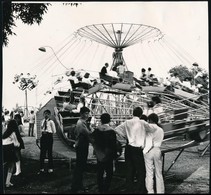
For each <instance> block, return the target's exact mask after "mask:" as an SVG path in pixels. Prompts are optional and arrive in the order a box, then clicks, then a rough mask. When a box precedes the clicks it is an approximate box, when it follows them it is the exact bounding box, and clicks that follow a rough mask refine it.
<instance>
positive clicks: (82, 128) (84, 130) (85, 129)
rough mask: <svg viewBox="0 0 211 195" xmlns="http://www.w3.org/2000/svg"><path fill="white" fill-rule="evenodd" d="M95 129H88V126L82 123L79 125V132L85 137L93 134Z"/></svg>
mask: <svg viewBox="0 0 211 195" xmlns="http://www.w3.org/2000/svg"><path fill="white" fill-rule="evenodd" d="M93 131H94V130H93V128H91V129H90V130H89V129H88V127H87V125H86V123H85V122H81V123H80V124H79V125H78V132H80V133H82V134H84V135H89V134H91V133H92V132H93Z"/></svg>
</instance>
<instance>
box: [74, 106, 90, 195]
mask: <svg viewBox="0 0 211 195" xmlns="http://www.w3.org/2000/svg"><path fill="white" fill-rule="evenodd" d="M89 113H90V110H89V108H87V107H85V106H84V107H82V108H81V109H80V118H79V120H78V122H77V124H76V128H75V135H76V142H75V150H76V166H75V170H74V173H73V179H72V187H71V192H73V193H77V192H79V191H80V190H85V189H84V186H83V173H84V171H85V169H86V162H87V157H88V153H89V135H90V134H91V133H92V132H93V130H94V129H92V127H90V125H88V121H87V120H88V118H89Z"/></svg>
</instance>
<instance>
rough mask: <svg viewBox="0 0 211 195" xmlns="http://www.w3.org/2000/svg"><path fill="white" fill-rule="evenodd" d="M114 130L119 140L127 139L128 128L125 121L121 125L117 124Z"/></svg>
mask: <svg viewBox="0 0 211 195" xmlns="http://www.w3.org/2000/svg"><path fill="white" fill-rule="evenodd" d="M114 131H115V132H116V138H117V140H118V141H120V140H122V139H127V134H126V128H125V122H124V123H122V124H121V125H119V126H117V127H116V128H115V129H114Z"/></svg>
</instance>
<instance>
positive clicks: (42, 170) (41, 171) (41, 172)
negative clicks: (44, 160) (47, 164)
mask: <svg viewBox="0 0 211 195" xmlns="http://www.w3.org/2000/svg"><path fill="white" fill-rule="evenodd" d="M44 173H45V171H44V169H41V170H40V171H39V172H38V173H37V175H41V174H44Z"/></svg>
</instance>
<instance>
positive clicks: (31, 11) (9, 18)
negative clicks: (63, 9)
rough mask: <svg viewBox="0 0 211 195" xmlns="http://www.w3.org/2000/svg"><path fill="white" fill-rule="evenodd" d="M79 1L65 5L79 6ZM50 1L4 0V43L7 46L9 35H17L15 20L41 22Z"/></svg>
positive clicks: (29, 22)
mask: <svg viewBox="0 0 211 195" xmlns="http://www.w3.org/2000/svg"><path fill="white" fill-rule="evenodd" d="M78 4H79V3H68V4H64V5H70V6H76V7H77V6H78ZM50 5H51V4H50V3H12V2H11V1H9V0H8V1H6V0H5V1H3V3H2V9H3V41H2V45H4V46H7V45H8V43H9V38H8V37H9V36H11V35H16V34H15V32H14V31H13V28H14V27H15V26H16V25H15V20H16V19H20V20H22V22H23V23H24V24H28V25H33V24H35V23H37V24H40V23H41V22H42V20H43V15H44V14H45V13H47V11H48V6H50Z"/></svg>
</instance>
